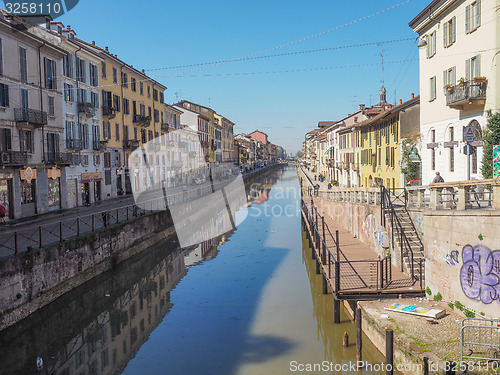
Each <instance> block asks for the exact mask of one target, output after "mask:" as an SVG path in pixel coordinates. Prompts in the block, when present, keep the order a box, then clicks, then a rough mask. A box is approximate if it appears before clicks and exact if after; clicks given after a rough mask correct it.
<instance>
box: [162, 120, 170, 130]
mask: <svg viewBox="0 0 500 375" xmlns="http://www.w3.org/2000/svg"><path fill="white" fill-rule="evenodd" d="M168 128H169V125H168V123H166V122H162V123H161V131H164V132H168V130H169V129H168Z"/></svg>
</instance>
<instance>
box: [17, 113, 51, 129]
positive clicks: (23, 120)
mask: <svg viewBox="0 0 500 375" xmlns="http://www.w3.org/2000/svg"><path fill="white" fill-rule="evenodd" d="M14 119H15V121H16V122H17V123H20V124H22V125H25V124H28V125H34V126H35V127H39V126H44V125H47V112H44V111H39V110H36V109H31V108H16V109H14Z"/></svg>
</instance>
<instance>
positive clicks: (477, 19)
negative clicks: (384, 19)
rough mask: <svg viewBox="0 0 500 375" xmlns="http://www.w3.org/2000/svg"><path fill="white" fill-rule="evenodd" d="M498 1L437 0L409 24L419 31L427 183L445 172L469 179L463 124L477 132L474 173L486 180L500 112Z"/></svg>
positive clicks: (446, 176)
mask: <svg viewBox="0 0 500 375" xmlns="http://www.w3.org/2000/svg"><path fill="white" fill-rule="evenodd" d="M497 8H498V2H497V1H495V0H467V1H464V0H434V1H432V2H431V3H430V4H429V5H428V6H427V7H426V8H425V9H424V10H422V12H420V13H419V14H418V15H417V16H416V17H415V18H414V19H413V20H412V21H411V22H410V23H409V26H410V27H411V28H412V29H413V31H415V32H416V33H417V34H418V35H419V43H418V46H419V47H418V48H419V59H420V90H421V102H420V121H421V124H420V128H421V129H420V130H421V145H420V154H421V157H422V183H423V184H427V183H429V182H431V181H432V179H433V177H434V175H435V172H436V171H439V172H440V173H441V176H443V178H444V180H445V181H457V180H466V179H467V177H468V176H467V165H468V157H467V153H466V149H465V147H464V146H465V143H464V142H463V127H464V126H471V127H472V128H473V130H474V138H475V140H474V142H473V143H472V145H473V146H475V147H477V152H475V153H474V154H473V155H472V156H470V159H469V161H470V164H469V165H470V177H471V178H472V179H479V178H482V175H481V165H480V163H481V160H482V155H483V151H482V134H483V131H484V127H485V125H486V122H487V112H488V110H497V109H498V108H499V100H500V98H499V97H498V95H496V94H497V92H498V89H497V74H498V68H497V65H498V64H497V59H498V56H497V52H498V48H499V47H498V39H497V38H496V35H498V30H499V27H500V20H499V19H498V17H497V14H498V11H497Z"/></svg>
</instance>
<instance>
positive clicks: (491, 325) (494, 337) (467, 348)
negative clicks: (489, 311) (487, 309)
mask: <svg viewBox="0 0 500 375" xmlns="http://www.w3.org/2000/svg"><path fill="white" fill-rule="evenodd" d="M460 343H461V363H465V364H471V363H476V364H477V361H495V363H496V369H497V370H498V368H499V366H500V364H499V363H498V362H499V361H500V319H481V318H465V319H464V320H462V327H461V329H460Z"/></svg>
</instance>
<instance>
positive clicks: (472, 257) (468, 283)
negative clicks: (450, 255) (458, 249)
mask: <svg viewBox="0 0 500 375" xmlns="http://www.w3.org/2000/svg"><path fill="white" fill-rule="evenodd" d="M462 262H463V265H462V269H461V270H460V283H461V285H462V291H463V292H464V294H465V295H466V296H467V297H469V298H471V299H475V300H480V301H481V302H482V303H485V304H489V303H492V302H493V301H495V300H499V299H500V250H496V251H491V250H490V249H489V248H488V247H486V246H484V245H476V246H474V247H472V246H471V245H466V246H465V247H464V248H463V249H462Z"/></svg>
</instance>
